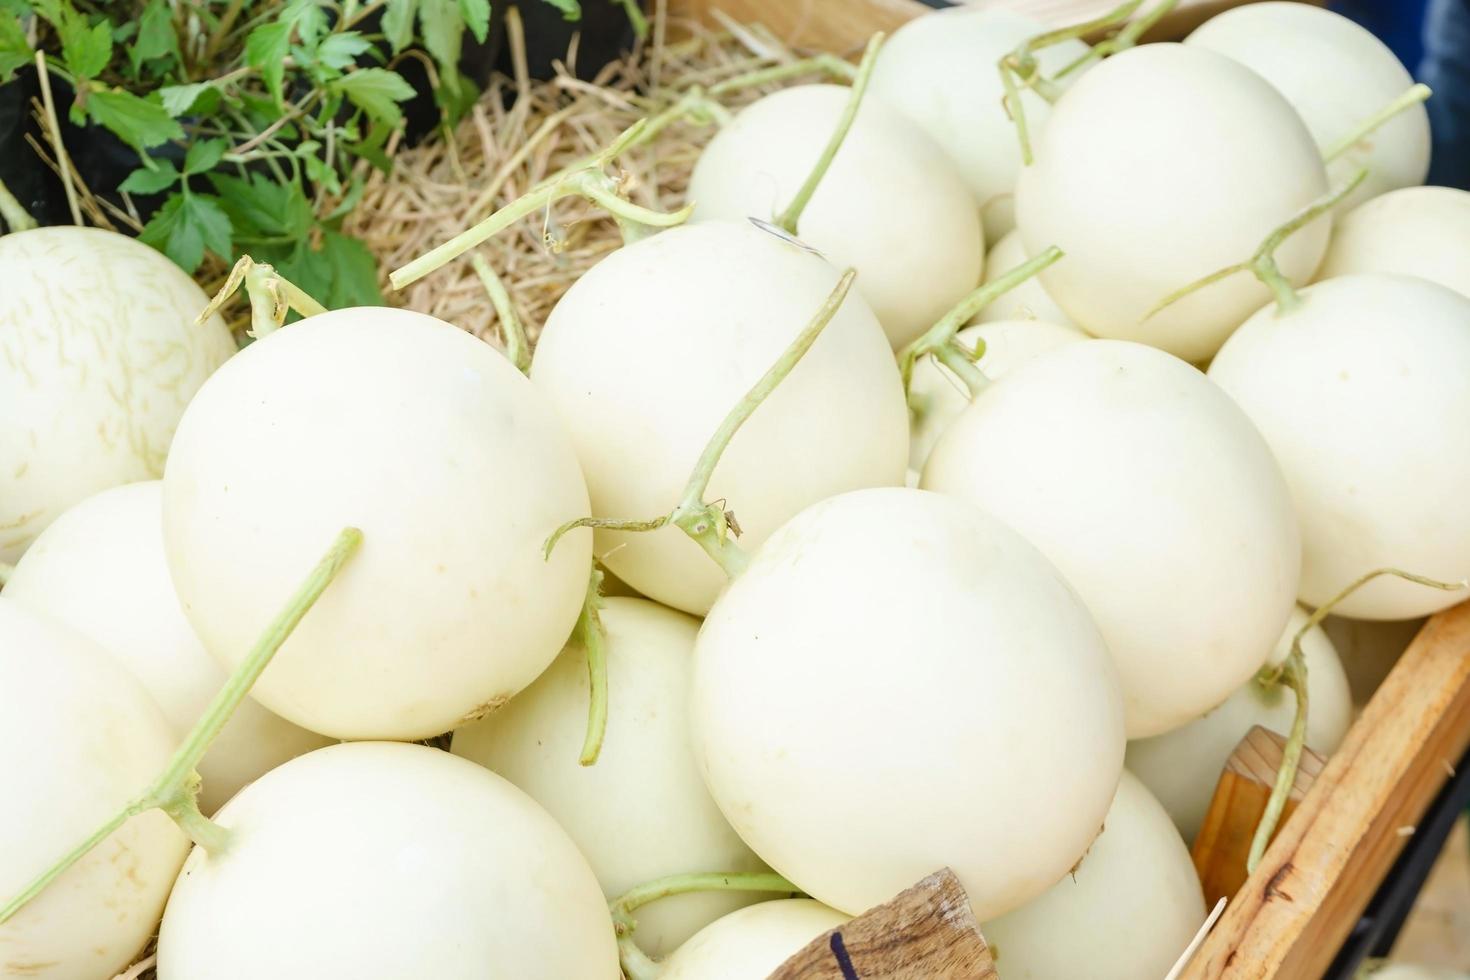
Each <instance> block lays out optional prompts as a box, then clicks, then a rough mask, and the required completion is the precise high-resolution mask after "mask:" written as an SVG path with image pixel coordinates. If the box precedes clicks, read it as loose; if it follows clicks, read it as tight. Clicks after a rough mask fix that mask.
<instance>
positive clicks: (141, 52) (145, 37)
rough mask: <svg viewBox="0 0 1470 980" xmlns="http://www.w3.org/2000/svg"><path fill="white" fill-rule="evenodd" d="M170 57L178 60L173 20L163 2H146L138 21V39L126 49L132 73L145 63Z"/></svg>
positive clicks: (177, 46)
mask: <svg viewBox="0 0 1470 980" xmlns="http://www.w3.org/2000/svg"><path fill="white" fill-rule="evenodd" d="M165 56H172V57H173V58H175V59H178V56H179V38H178V35H177V34H175V33H174V22H173V18H172V17H171V16H170V15H169V9H168V4H167V3H165V2H164V0H148V6H146V7H144V8H143V16H142V17H141V18H139V20H138V39H137V40H136V41H134V42H133V44H132V46H131V47H130V48H128V60H129V61H131V62H132V65H133V72H134V74H136V73H137V72H139V71H140V70H141V69H142V67H143V63H144V62H145V61H151V60H152V59H154V58H163V57H165Z"/></svg>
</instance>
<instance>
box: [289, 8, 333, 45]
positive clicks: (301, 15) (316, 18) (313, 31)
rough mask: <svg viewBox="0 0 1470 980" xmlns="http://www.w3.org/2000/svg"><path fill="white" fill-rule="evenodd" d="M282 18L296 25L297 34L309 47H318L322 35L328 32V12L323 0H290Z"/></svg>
mask: <svg viewBox="0 0 1470 980" xmlns="http://www.w3.org/2000/svg"><path fill="white" fill-rule="evenodd" d="M281 19H282V20H284V21H285V22H287V23H288V24H294V25H295V26H296V34H297V36H298V37H300V38H301V43H302V44H304V45H306V46H307V47H308V48H314V47H316V43H317V41H318V40H320V39H321V36H322V35H323V34H325V33H326V32H327V12H326V11H325V10H323V9H322V5H321V0H290V3H288V4H286V9H285V10H283V11H282V12H281Z"/></svg>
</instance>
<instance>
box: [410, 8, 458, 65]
mask: <svg viewBox="0 0 1470 980" xmlns="http://www.w3.org/2000/svg"><path fill="white" fill-rule="evenodd" d="M419 32H420V34H422V36H423V39H424V47H425V48H426V49H428V52H429V54H430V55H432V56H433V58H434V60H435V61H436V62H438V64H439V73H440V75H442V76H443V77H444V82H445V84H446V85H449V86H453V85H455V84H457V78H458V66H459V52H460V43H461V41H462V40H463V39H464V18H463V17H461V16H460V12H459V0H420V2H419Z"/></svg>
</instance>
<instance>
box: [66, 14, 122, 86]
mask: <svg viewBox="0 0 1470 980" xmlns="http://www.w3.org/2000/svg"><path fill="white" fill-rule="evenodd" d="M62 21H63V26H62V28H61V60H62V61H63V62H65V63H66V67H67V70H68V71H70V72H71V73H72V74H73V75H76V76H77V77H79V78H96V77H97V75H99V74H100V73H101V72H102V69H104V68H106V67H107V62H108V61H110V60H111V59H112V25H111V24H109V23H108V22H107V21H105V20H99V21H98V22H97V23H95V24H93V25H92V26H91V27H88V26H87V23H86V21H84V20H82V18H81V17H80V16H79V15H77V14H72V15H69V16H66V17H63V18H62Z"/></svg>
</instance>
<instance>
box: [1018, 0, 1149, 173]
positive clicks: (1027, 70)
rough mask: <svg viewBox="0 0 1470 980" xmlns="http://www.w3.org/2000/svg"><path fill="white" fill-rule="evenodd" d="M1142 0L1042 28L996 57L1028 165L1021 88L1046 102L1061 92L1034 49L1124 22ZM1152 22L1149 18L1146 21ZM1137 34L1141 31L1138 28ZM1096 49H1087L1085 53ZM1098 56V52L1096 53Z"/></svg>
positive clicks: (1027, 129)
mask: <svg viewBox="0 0 1470 980" xmlns="http://www.w3.org/2000/svg"><path fill="white" fill-rule="evenodd" d="M1173 2H1174V0H1164V3H1163V4H1161V6H1165V7H1168V6H1172V5H1173ZM1141 3H1143V0H1127V2H1125V3H1122V4H1120V5H1119V6H1117V7H1114V8H1113V9H1112V10H1111V11H1109V12H1108V13H1106V14H1103V15H1102V16H1100V17H1094V18H1093V19H1092V20H1087V21H1083V22H1082V23H1080V24H1072V25H1070V26H1068V27H1058V28H1056V29H1055V30H1050V31H1045V32H1044V33H1041V34H1037V35H1036V36H1035V37H1030V38H1027V39H1026V40H1025V41H1023V42H1022V43H1021V44H1020V45H1019V46H1017V48H1016V49H1015V50H1014V51H1012V52H1010V53H1009V54H1007V55H1006V56H1005V57H1003V58H1001V59H1000V62H999V64H998V65H997V68H998V70H999V71H1000V80H1001V85H1002V86H1003V87H1004V89H1005V98H1004V100H1003V101H1002V105H1004V107H1005V110H1006V114H1007V115H1009V116H1010V117H1011V122H1013V123H1014V124H1015V127H1016V139H1017V140H1018V141H1019V142H1020V145H1021V162H1022V163H1024V164H1025V165H1026V166H1028V167H1029V166H1030V165H1031V162H1032V159H1033V158H1032V154H1031V134H1030V127H1029V126H1028V125H1027V123H1026V107H1025V106H1024V105H1023V104H1022V102H1021V91H1020V90H1021V88H1022V87H1025V88H1029V89H1031V90H1032V91H1034V92H1035V93H1036V94H1037V95H1039V96H1041V97H1042V98H1043V99H1046V100H1047V101H1048V102H1055V101H1056V100H1057V99H1058V98H1059V97H1060V95H1061V91H1062V90H1061V88H1060V87H1059V86H1058V85H1057V84H1056V83H1055V81H1054V80H1052V79H1048V78H1046V77H1045V76H1043V75H1042V74H1041V64H1040V62H1038V61H1037V60H1036V52H1038V51H1041V50H1043V49H1044V48H1049V47H1053V46H1054V45H1058V44H1061V43H1063V42H1065V41H1072V40H1077V39H1080V38H1084V37H1087V36H1088V35H1090V34H1095V33H1097V32H1098V31H1101V30H1105V29H1106V28H1109V27H1112V26H1114V25H1116V24H1120V23H1122V22H1123V21H1126V20H1127V19H1128V18H1129V17H1130V16H1132V14H1133V12H1134V11H1135V10H1137V9H1138V7H1139V5H1140V4H1141ZM1150 23H1152V21H1150ZM1140 33H1141V31H1140ZM1130 43H1131V42H1130ZM1094 51H1096V49H1093V51H1089V52H1088V54H1089V56H1090V55H1092V54H1093V53H1094ZM1099 57H1101V55H1099ZM1082 61H1083V59H1078V62H1076V63H1074V64H1072V65H1068V66H1067V67H1066V68H1064V69H1063V70H1062V71H1061V72H1060V73H1059V74H1058V76H1057V77H1058V78H1060V77H1061V76H1062V75H1064V74H1066V73H1067V72H1068V71H1071V70H1073V69H1074V68H1076V67H1080V63H1081V62H1082Z"/></svg>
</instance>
